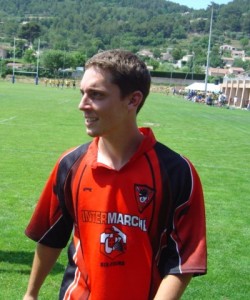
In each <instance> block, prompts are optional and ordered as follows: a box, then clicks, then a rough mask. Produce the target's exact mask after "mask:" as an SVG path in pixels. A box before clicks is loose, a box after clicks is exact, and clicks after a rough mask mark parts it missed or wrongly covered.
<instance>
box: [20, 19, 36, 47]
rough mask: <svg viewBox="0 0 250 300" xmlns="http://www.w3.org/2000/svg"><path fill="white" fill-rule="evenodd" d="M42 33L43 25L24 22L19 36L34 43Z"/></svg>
mask: <svg viewBox="0 0 250 300" xmlns="http://www.w3.org/2000/svg"><path fill="white" fill-rule="evenodd" d="M40 34H41V27H40V25H38V24H37V23H35V22H27V23H23V24H22V25H21V27H20V28H19V32H18V36H19V37H20V38H23V39H26V40H28V41H29V43H30V44H33V42H34V40H35V39H36V38H38V37H39V36H40Z"/></svg>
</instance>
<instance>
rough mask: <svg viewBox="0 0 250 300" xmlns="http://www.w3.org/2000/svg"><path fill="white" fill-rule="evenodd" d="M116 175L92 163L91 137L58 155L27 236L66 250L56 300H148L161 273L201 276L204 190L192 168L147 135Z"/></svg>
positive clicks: (94, 144) (93, 147)
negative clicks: (66, 253)
mask: <svg viewBox="0 0 250 300" xmlns="http://www.w3.org/2000/svg"><path fill="white" fill-rule="evenodd" d="M140 130H141V132H142V133H143V134H144V136H145V138H144V140H143V142H142V143H141V145H140V147H139V149H138V150H137V152H136V153H135V154H134V155H133V157H132V158H131V159H130V161H129V162H128V163H127V164H126V165H125V166H123V167H122V168H121V169H120V170H119V171H117V170H114V169H111V168H109V167H107V166H105V165H103V164H100V163H98V162H97V151H98V149H97V145H98V138H95V139H94V140H93V141H92V142H91V143H88V144H84V145H81V146H79V147H77V148H74V149H71V150H69V151H67V152H66V153H64V154H63V155H62V157H60V159H59V160H58V162H57V163H56V165H55V167H54V169H53V171H52V173H51V175H50V177H49V179H48V181H47V184H46V186H45V188H44V190H43V192H42V194H41V197H40V199H39V201H38V203H37V206H36V209H35V211H34V213H33V215H32V218H31V220H30V223H29V225H28V227H27V228H26V231H25V233H26V235H27V236H28V237H30V238H31V239H33V240H35V241H37V242H39V243H42V244H44V245H47V246H50V247H55V248H63V247H65V246H66V245H67V243H68V241H69V239H70V236H71V233H72V229H73V237H72V242H71V243H70V245H69V249H68V256H69V264H68V267H67V269H66V271H65V274H64V278H63V282H62V287H61V291H60V299H77V300H79V299H82V300H85V299H88V300H117V299H120V300H125V299H129V300H133V299H136V300H138V299H142V300H144V299H145V300H146V299H153V297H154V295H155V293H156V291H157V289H158V286H159V284H160V281H161V279H162V278H163V277H164V276H165V275H166V274H185V273H194V274H195V275H201V274H205V273H206V258H207V253H206V227H205V208H204V199H203V191H202V186H201V182H200V179H199V176H198V174H197V172H196V170H195V168H194V166H193V165H192V164H191V162H190V161H189V160H188V159H187V158H184V157H182V156H181V155H179V154H177V153H175V152H174V151H172V150H171V149H169V148H168V147H166V146H164V145H163V144H161V143H159V142H158V141H156V139H155V137H154V135H153V132H152V131H151V129H149V128H141V129H140Z"/></svg>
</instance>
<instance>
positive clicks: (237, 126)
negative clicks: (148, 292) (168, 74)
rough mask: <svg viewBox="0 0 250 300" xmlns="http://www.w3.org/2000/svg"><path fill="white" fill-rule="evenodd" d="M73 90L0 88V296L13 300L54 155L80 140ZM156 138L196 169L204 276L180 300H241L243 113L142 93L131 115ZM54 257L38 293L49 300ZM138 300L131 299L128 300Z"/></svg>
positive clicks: (248, 155) (246, 281)
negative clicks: (201, 198) (144, 97)
mask: <svg viewBox="0 0 250 300" xmlns="http://www.w3.org/2000/svg"><path fill="white" fill-rule="evenodd" d="M79 100H80V93H79V91H78V90H73V89H63V90H62V89H57V88H51V87H45V86H43V85H42V84H41V85H38V86H36V85H34V84H21V83H18V82H17V83H15V84H14V85H13V84H11V83H10V82H3V81H0V172H1V182H0V194H1V202H0V212H1V215H0V228H1V238H0V299H11V300H17V299H22V295H23V294H24V292H25V289H26V285H27V281H28V275H29V271H30V266H31V262H32V257H33V250H34V247H35V244H34V242H32V241H30V240H29V239H28V238H26V237H25V236H24V233H23V232H24V229H25V226H26V225H27V222H28V220H29V218H30V216H31V213H32V211H33V209H34V206H35V203H36V200H37V198H38V196H39V194H40V192H41V189H42V187H43V185H44V183H45V180H46V179H47V177H48V175H49V173H50V171H51V168H52V167H53V165H54V163H55V161H56V160H57V158H58V156H59V155H60V154H61V153H62V152H63V151H64V150H66V149H68V148H70V147H72V146H75V145H78V144H81V143H83V142H86V141H87V140H89V138H88V137H87V136H86V134H85V131H84V125H83V119H82V114H81V112H79V111H78V109H77V105H78V102H79ZM138 124H139V126H149V125H150V126H151V127H152V128H153V130H154V132H155V135H156V137H157V138H158V139H159V140H160V141H162V142H163V143H165V144H167V145H168V146H169V147H171V148H173V149H174V150H176V151H177V152H180V153H181V154H183V155H185V156H187V157H188V158H190V160H191V161H192V162H193V163H194V165H195V166H196V168H197V170H198V172H199V174H200V177H201V180H202V183H203V187H204V194H205V200H206V215H207V237H208V274H207V275H206V276H201V277H197V278H194V279H193V281H192V282H191V284H190V285H189V287H188V289H187V290H186V292H185V295H184V296H183V299H188V300H189V299H195V300H196V299H207V300H211V299H216V300H217V299H220V300H229V299H230V300H231V299H232V300H236V299H239V300H242V299H243V300H244V299H246V300H247V299H250V256H249V249H250V218H249V215H250V214H249V212H250V205H249V203H250V201H249V200H250V199H249V191H250V167H249V161H250V134H249V129H250V112H248V111H243V110H233V109H225V108H218V107H208V106H206V105H203V104H197V103H191V102H188V101H186V100H184V99H182V98H181V97H178V96H166V95H163V94H156V93H154V94H151V95H150V97H149V99H148V101H147V103H146V105H145V107H144V108H143V109H142V111H141V113H140V115H139V117H138ZM65 263H66V251H64V252H63V254H62V256H61V257H60V259H59V261H58V262H57V264H56V266H55V268H54V270H53V271H52V274H51V275H50V276H49V277H48V278H47V280H46V282H45V285H44V286H43V288H42V290H41V296H40V299H41V300H43V299H44V300H53V299H57V293H58V289H59V285H60V281H61V278H62V274H63V270H64V265H65ZM138 300H141V299H138Z"/></svg>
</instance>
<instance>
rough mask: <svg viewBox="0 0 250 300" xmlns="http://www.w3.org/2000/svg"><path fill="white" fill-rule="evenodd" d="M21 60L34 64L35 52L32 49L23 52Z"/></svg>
mask: <svg viewBox="0 0 250 300" xmlns="http://www.w3.org/2000/svg"><path fill="white" fill-rule="evenodd" d="M23 59H24V60H25V61H26V62H27V63H34V62H36V52H35V51H34V50H32V49H27V50H25V52H24V55H23Z"/></svg>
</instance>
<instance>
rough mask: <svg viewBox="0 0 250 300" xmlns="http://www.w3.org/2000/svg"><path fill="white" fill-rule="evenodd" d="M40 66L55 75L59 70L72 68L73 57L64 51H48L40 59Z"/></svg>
mask: <svg viewBox="0 0 250 300" xmlns="http://www.w3.org/2000/svg"><path fill="white" fill-rule="evenodd" d="M41 65H42V66H43V67H45V68H46V69H48V70H49V71H50V72H51V73H57V72H58V71H59V70H60V69H66V68H70V67H72V66H73V65H74V57H73V55H72V54H70V53H67V52H65V51H61V50H48V51H46V52H44V54H43V55H42V57H41Z"/></svg>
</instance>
